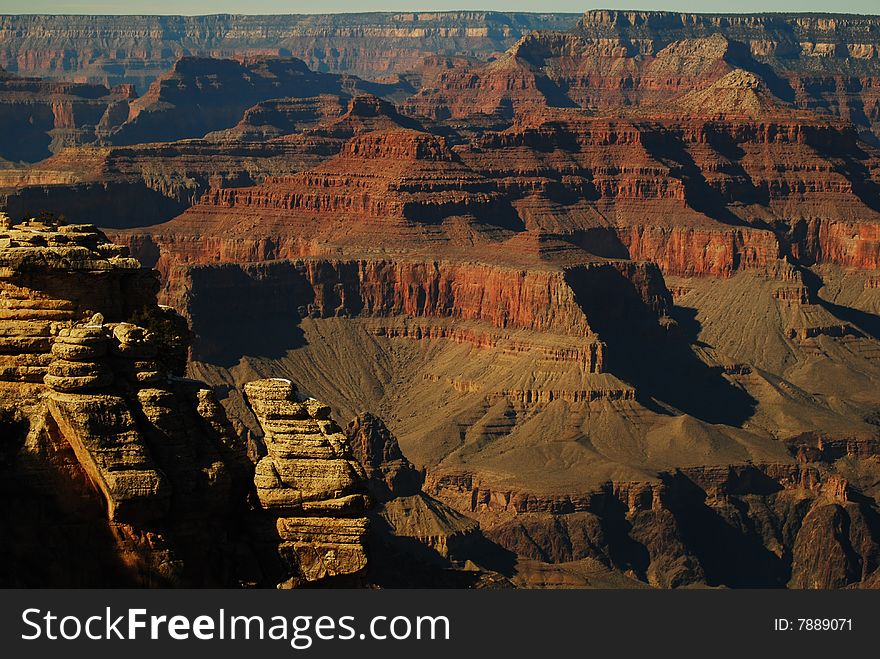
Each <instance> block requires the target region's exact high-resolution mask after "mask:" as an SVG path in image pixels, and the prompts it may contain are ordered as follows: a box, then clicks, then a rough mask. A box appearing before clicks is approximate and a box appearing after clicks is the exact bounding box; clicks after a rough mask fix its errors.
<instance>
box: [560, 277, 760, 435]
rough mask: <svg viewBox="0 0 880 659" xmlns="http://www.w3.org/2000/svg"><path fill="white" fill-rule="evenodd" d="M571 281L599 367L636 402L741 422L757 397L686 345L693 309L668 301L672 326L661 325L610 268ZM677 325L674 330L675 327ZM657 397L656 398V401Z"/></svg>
mask: <svg viewBox="0 0 880 659" xmlns="http://www.w3.org/2000/svg"><path fill="white" fill-rule="evenodd" d="M571 283H572V287H573V289H574V291H575V295H576V298H577V301H578V303H579V304H580V306H581V307H582V308H583V310H584V313H585V314H586V316H587V319H588V320H589V323H590V326H591V327H592V328H593V330H594V331H596V332H597V333H598V334H599V337H600V338H601V339H602V341H604V342H605V344H606V346H607V349H606V353H605V354H606V360H605V361H606V365H605V370H606V371H608V372H610V373H612V374H614V375H616V376H618V377H620V378H621V379H622V380H625V381H626V382H629V383H630V384H632V385H633V386H634V387H635V389H636V396H637V399H638V400H639V402H640V403H642V404H643V405H645V406H646V407H648V408H649V409H652V410H654V411H656V412H659V413H669V412H668V410H667V409H664V405H663V404H665V405H666V406H671V407H673V408H675V409H677V410H680V411H681V412H684V413H686V414H690V415H692V416H694V417H696V418H698V419H702V420H703V421H707V422H709V423H723V424H727V425H731V426H741V425H742V423H743V422H744V421H745V420H746V419H748V418H749V417H751V416H752V414H753V413H754V410H755V406H756V405H757V401H756V400H755V399H754V398H752V396H750V395H749V394H748V393H747V392H745V391H744V390H742V389H741V388H739V387H737V386H735V385H734V384H733V383H731V382H730V381H729V380H727V379H726V378H725V377H724V374H723V371H722V369H721V368H720V367H711V366H709V365H707V364H706V363H704V362H703V361H702V360H700V359H699V358H698V357H697V355H696V354H694V351H693V350H692V347H691V346H692V344H694V343H696V340H697V336H698V334H699V329H700V325H699V322H698V321H697V320H696V317H695V315H696V311H695V310H692V309H685V308H682V307H674V308H673V309H672V310H671V312H670V313H671V315H672V317H673V319H674V320H675V321H677V327H675V328H671V329H669V330H667V329H665V328H664V327H661V325H660V323H659V321H658V319H657V317H656V315H655V314H654V312H653V311H652V310H651V309H650V308H649V307H648V306H647V305H645V303H644V302H643V301H642V298H641V296H640V295H639V292H638V291H637V290H636V288H635V287H634V285H633V284H632V282H631V281H630V280H629V279H627V278H625V277H623V276H620V275H619V273H616V271H614V270H611V269H598V268H595V269H592V270H586V271H584V272H583V273H575V274H573V275H572V281H571ZM676 330H677V331H676ZM658 403H659V404H658Z"/></svg>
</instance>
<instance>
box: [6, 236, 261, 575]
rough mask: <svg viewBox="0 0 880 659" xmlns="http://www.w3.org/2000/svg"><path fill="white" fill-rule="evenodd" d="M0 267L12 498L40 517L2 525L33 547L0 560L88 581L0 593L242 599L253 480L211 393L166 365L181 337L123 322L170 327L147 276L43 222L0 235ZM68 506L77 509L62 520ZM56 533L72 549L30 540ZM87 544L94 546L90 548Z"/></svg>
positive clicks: (120, 251) (93, 241)
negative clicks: (208, 593) (213, 588)
mask: <svg viewBox="0 0 880 659" xmlns="http://www.w3.org/2000/svg"><path fill="white" fill-rule="evenodd" d="M0 260H2V263H3V266H2V267H3V282H4V283H3V296H2V318H0V328H2V332H3V336H4V337H5V341H6V346H5V348H6V349H5V351H4V352H5V354H4V362H5V369H4V372H3V381H2V382H0V401H2V407H3V409H4V410H10V409H14V410H17V411H18V413H19V414H21V415H23V416H22V423H23V424H24V430H23V432H24V436H23V438H22V444H21V445H19V446H17V447H12V453H11V455H10V456H8V460H6V462H5V465H4V471H5V474H4V481H6V482H7V483H8V484H9V485H10V486H12V485H14V484H15V483H22V482H27V481H28V479H31V481H30V485H28V486H26V487H24V489H22V490H21V492H20V493H18V494H16V493H15V492H14V491H12V492H9V493H8V495H9V496H10V497H11V500H14V501H16V502H20V503H19V505H21V506H22V510H32V511H34V510H35V511H37V515H38V516H37V517H36V518H34V519H31V520H28V519H24V518H20V517H19V516H18V514H17V513H14V512H9V511H7V512H6V513H4V520H3V524H12V525H13V526H14V527H15V528H16V529H17V532H18V533H20V534H22V537H25V538H28V539H27V540H23V541H22V543H21V544H20V545H19V544H16V545H15V546H7V545H4V546H3V552H4V554H5V553H10V552H11V553H16V552H31V553H32V555H33V558H34V559H35V560H44V561H51V560H55V561H56V562H57V560H58V559H57V556H58V555H59V554H61V555H64V556H69V560H72V561H76V560H80V561H82V562H83V564H84V565H85V566H86V567H85V568H84V570H83V572H82V574H81V576H80V577H79V579H82V581H78V578H77V577H76V576H73V575H75V574H76V571H75V570H73V572H71V576H70V577H68V578H59V577H57V576H53V574H54V571H55V568H54V567H51V568H48V569H47V570H46V572H44V573H41V572H40V571H39V570H31V569H28V570H26V571H25V572H23V573H22V574H19V575H17V576H13V575H4V582H8V583H20V584H34V585H39V584H44V585H48V584H79V585H124V584H137V585H237V584H238V583H239V581H240V580H241V579H243V578H244V577H243V576H242V575H243V572H242V571H241V566H240V565H239V566H237V563H238V561H239V558H240V557H239V556H238V554H237V552H238V551H239V550H238V549H236V548H235V544H236V542H238V541H236V540H235V539H234V537H233V536H234V533H235V525H234V523H231V520H234V519H235V518H236V516H238V515H242V514H243V513H244V512H246V506H245V495H246V493H247V490H248V489H249V487H250V482H251V478H252V477H251V473H252V468H251V467H250V464H249V463H248V461H247V459H246V457H245V455H244V450H243V447H242V445H241V443H240V442H239V439H238V437H237V436H236V435H234V434H233V432H232V429H231V427H230V425H229V422H228V420H227V418H226V415H225V414H224V413H223V410H222V408H221V407H220V406H219V405H218V404H217V402H216V400H215V399H214V397H213V393H212V392H211V390H210V389H208V388H206V387H205V386H204V385H203V384H201V383H199V382H195V381H189V380H182V379H180V378H176V377H174V376H172V375H171V373H170V372H169V370H168V368H167V367H166V366H165V365H164V363H163V360H161V359H159V355H160V353H162V352H173V351H175V350H176V349H177V347H176V346H175V345H173V344H172V343H171V341H173V340H175V339H174V335H173V334H171V335H164V334H157V333H155V332H154V331H153V330H150V329H148V328H145V327H142V326H138V325H135V324H133V323H131V322H125V321H126V320H127V319H129V318H132V317H134V316H143V317H154V318H162V317H163V315H165V314H167V313H168V312H165V311H162V310H160V309H158V308H157V307H156V302H155V294H156V290H157V286H156V279H155V274H154V273H152V272H150V271H148V270H142V269H140V267H139V265H138V264H137V262H136V261H134V259H131V258H129V257H128V256H127V253H126V251H125V249H124V248H121V247H118V246H116V245H113V244H111V243H109V242H107V240H106V238H104V236H103V235H102V234H101V233H100V232H98V231H96V230H95V229H94V227H89V226H75V225H71V226H65V225H59V224H57V223H51V222H34V221H31V222H26V223H23V224H20V225H17V226H15V227H9V226H7V227H6V229H5V235H4V238H3V244H2V248H0ZM147 312H150V313H147ZM160 327H161V325H157V326H156V330H157V331H158V330H159V328H160ZM41 380H42V381H43V382H42V383H41ZM16 401H18V402H16ZM29 497H32V499H29ZM65 497H67V498H71V499H72V500H75V501H80V502H82V503H81V504H78V506H79V507H76V506H69V507H68V508H72V509H71V510H68V511H67V512H66V513H65V512H63V511H64V509H65V503H64V498H65ZM86 502H89V503H86ZM59 509H60V510H59ZM98 510H101V511H102V514H100V515H99V514H98ZM53 516H54V518H53ZM101 517H103V523H102V522H101ZM50 519H54V521H52V522H51V523H52V524H61V525H62V526H64V527H65V528H69V529H71V533H70V534H69V535H68V536H67V537H54V536H52V534H51V533H48V532H46V531H45V530H43V529H41V528H37V527H34V526H33V525H34V524H37V525H45V524H48V523H50V522H49V520H50ZM88 529H93V530H92V531H90V532H89V531H88ZM81 533H85V534H86V535H88V534H89V533H91V534H93V537H94V542H95V544H94V546H93V547H91V548H87V547H86V545H85V544H83V540H84V538H83V537H82V536H81ZM40 537H42V538H43V540H42V542H44V543H45V544H42V545H41V544H39V543H40V542H41V541H40V540H39V538H40ZM31 543H37V544H31ZM90 551H91V552H93V553H94V558H92V557H91V555H90V553H89V552H90ZM50 555H51V556H56V558H55V559H50V558H48V556H50ZM39 557H42V558H39ZM64 560H68V559H64ZM64 560H62V564H63V563H64ZM96 560H98V561H100V564H99V565H95V561H96ZM59 566H60V564H59ZM44 580H45V581H44Z"/></svg>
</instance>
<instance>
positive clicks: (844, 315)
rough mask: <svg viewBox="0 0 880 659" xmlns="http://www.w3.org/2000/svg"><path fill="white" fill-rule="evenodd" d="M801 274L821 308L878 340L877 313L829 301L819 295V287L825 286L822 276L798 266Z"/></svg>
mask: <svg viewBox="0 0 880 659" xmlns="http://www.w3.org/2000/svg"><path fill="white" fill-rule="evenodd" d="M800 272H801V276H802V278H803V280H804V286H806V287H807V290H808V291H809V293H810V297H811V298H812V299H813V300H815V301H816V303H817V304H818V305H819V306H821V307H822V308H823V309H825V310H826V311H828V312H829V313H830V314H831V315H833V316H834V317H835V318H837V319H838V320H840V321H842V322H844V323H848V324H850V325H852V326H853V327H855V328H856V329H857V330H859V331H861V332H862V333H863V334H865V335H867V336H870V337H871V338H873V339H877V340H878V341H880V316H878V315H877V314H873V313H869V312H867V311H862V310H861V309H855V308H853V307H847V306H844V305H842V304H836V303H834V302H830V301H829V300H826V299H824V298H822V297H820V296H819V291H820V289H821V288H822V287H823V286H825V282H824V281H822V278H821V277H820V276H819V275H818V274H816V273H815V272H813V271H812V270H810V269H809V268H804V267H802V268H800Z"/></svg>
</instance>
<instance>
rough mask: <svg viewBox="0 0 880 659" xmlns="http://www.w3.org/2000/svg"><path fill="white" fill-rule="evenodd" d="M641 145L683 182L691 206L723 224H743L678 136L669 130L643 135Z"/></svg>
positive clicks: (673, 176) (671, 174)
mask: <svg viewBox="0 0 880 659" xmlns="http://www.w3.org/2000/svg"><path fill="white" fill-rule="evenodd" d="M642 145H643V146H644V147H645V150H646V151H647V152H648V153H649V154H650V155H651V157H653V158H655V159H656V160H658V161H660V162H662V163H663V164H665V165H666V166H667V167H669V168H670V171H669V175H670V176H671V177H672V178H677V179H679V180H680V181H681V182H682V185H683V186H684V191H685V198H686V200H687V204H688V206H690V207H691V208H693V209H694V210H696V211H698V212H700V213H703V214H704V215H706V216H708V217H711V218H712V219H713V220H717V221H718V222H721V223H723V224H729V225H732V226H742V225H743V224H744V222H743V221H742V219H740V218H739V217H737V216H736V215H734V214H733V213H732V212H731V211H730V209H729V208H727V205H726V201H725V199H724V198H723V196H722V195H721V192H720V191H719V190H718V189H716V188H714V187H712V186H711V185H709V182H708V181H707V180H706V177H705V176H703V172H702V169H701V168H700V167H699V166H698V165H697V163H696V162H695V161H694V159H693V157H692V156H691V154H690V153H689V152H688V150H687V148H686V147H685V146H684V144H683V143H682V142H681V140H679V139H678V138H677V137H675V136H673V135H671V134H669V133H668V132H653V131H650V130H647V131H645V132H644V133H643V134H642Z"/></svg>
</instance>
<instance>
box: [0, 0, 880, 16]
mask: <svg viewBox="0 0 880 659" xmlns="http://www.w3.org/2000/svg"><path fill="white" fill-rule="evenodd" d="M22 4H23V3H22V2H21V0H0V14H3V15H56V16H57V15H60V16H217V15H227V14H231V15H240V16H288V15H326V14H388V13H392V14H395V13H447V12H467V11H486V12H498V13H518V14H583V13H585V12H587V11H590V10H597V9H598V10H602V9H608V10H624V11H666V12H672V13H681V14H824V15H830V16H834V15H844V14H846V15H868V16H874V15H877V14H878V13H880V9H878V7H877V5H876V2H873V1H872V2H869V1H868V0H842V1H841V2H839V3H837V6H835V7H834V10H833V11H829V5H828V3H827V2H825V1H824V0H763V1H762V0H746V1H744V2H738V3H736V6H734V7H731V6H729V4H728V3H726V2H722V1H721V0H694V1H693V2H687V1H686V0H685V1H677V0H671V1H670V0H642V1H639V2H632V3H630V2H619V1H618V2H615V1H613V0H611V1H608V2H599V3H590V2H580V1H578V0H552V1H550V2H546V3H544V4H543V5H542V6H541V8H540V9H537V10H536V8H535V3H533V2H527V1H525V0H482V1H475V2H474V3H473V4H472V5H468V4H467V3H464V2H461V0H453V1H448V0H434V1H431V0H421V1H412V0H387V1H384V2H383V1H378V0H377V1H371V0H366V1H365V2H353V1H352V0H325V2H323V3H321V9H322V11H314V9H315V3H313V2H301V1H295V2H285V1H283V0H249V1H247V2H245V1H243V0H154V1H153V2H143V3H139V4H138V5H134V6H136V7H137V11H133V10H132V7H133V4H132V3H130V2H117V1H113V0H104V1H100V0H99V1H96V2H71V1H69V0H31V1H30V2H29V3H27V11H22V10H21V7H22Z"/></svg>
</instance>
